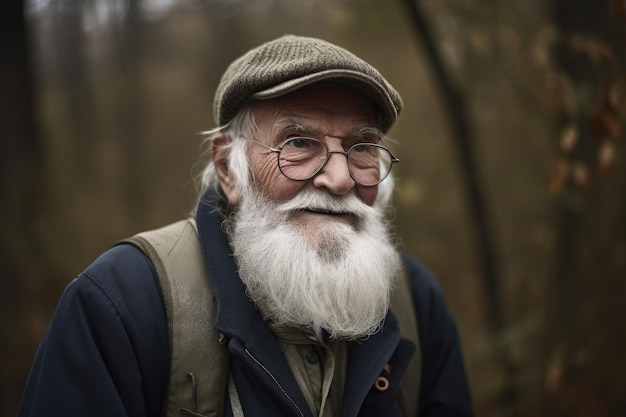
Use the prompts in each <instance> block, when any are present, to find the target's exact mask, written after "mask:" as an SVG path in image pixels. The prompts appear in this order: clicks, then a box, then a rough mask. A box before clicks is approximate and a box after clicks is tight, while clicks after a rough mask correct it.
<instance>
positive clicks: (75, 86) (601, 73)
mask: <svg viewBox="0 0 626 417" xmlns="http://www.w3.org/2000/svg"><path fill="white" fill-rule="evenodd" d="M0 10H1V11H2V13H0V19H1V20H2V22H1V23H0V28H1V31H2V36H1V37H0V42H1V43H2V58H1V64H0V83H1V95H0V138H1V143H2V151H1V152H0V158H1V167H0V168H1V169H0V172H1V174H0V175H1V177H0V187H1V188H0V191H1V195H2V197H1V198H2V204H1V205H0V207H1V213H0V226H1V229H0V230H2V233H1V234H0V240H1V251H0V271H1V272H0V274H1V275H0V279H1V282H0V288H1V290H0V311H1V316H0V326H1V328H0V331H1V333H0V334H1V335H2V336H1V337H2V341H1V344H0V370H1V379H0V415H5V416H9V415H14V414H15V412H16V408H17V404H18V401H19V398H20V396H21V391H22V389H23V385H24V382H25V378H26V376H27V373H28V369H29V367H30V363H31V361H32V358H33V355H34V352H35V349H36V346H37V343H38V342H39V339H40V338H41V336H42V333H43V332H44V330H45V328H46V326H47V324H48V322H49V320H50V318H51V315H52V312H53V311H54V308H55V305H56V302H57V301H58V298H59V296H60V295H61V292H62V291H63V288H64V287H65V286H66V285H67V284H68V283H69V281H70V280H71V279H72V278H73V276H74V275H76V274H77V273H79V272H80V271H81V270H82V269H84V268H85V267H86V266H87V265H88V264H89V263H90V262H91V261H92V260H93V259H95V257H96V256H98V255H99V254H100V253H101V252H102V251H104V250H106V249H107V248H108V247H109V246H110V245H111V244H112V243H114V242H115V241H117V240H118V239H121V238H123V237H126V236H128V235H131V234H133V233H135V232H138V231H141V230H144V229H148V228H153V227H156V226H159V225H163V224H165V223H168V222H171V221H174V220H177V219H179V218H181V217H183V216H185V215H186V214H187V213H188V212H189V211H190V210H191V208H192V207H193V206H194V201H195V194H196V189H195V185H194V180H193V177H194V175H195V174H196V173H197V172H198V162H199V161H204V160H205V159H206V154H205V153H204V150H203V149H202V146H201V142H202V136H201V135H200V134H199V132H201V131H203V130H206V129H209V128H211V127H214V124H213V120H212V97H213V93H214V91H215V87H216V84H217V82H218V80H219V77H220V76H221V74H222V72H223V70H224V69H225V67H226V66H227V64H228V63H229V62H230V61H231V60H232V59H234V58H235V57H237V56H239V55H240V54H242V53H243V52H244V51H246V50H247V49H249V48H251V47H253V46H256V45H257V44H259V43H261V42H263V41H267V40H270V39H273V38H275V37H278V36H280V35H282V34H285V33H295V34H301V35H311V36H317V37H322V38H325V39H327V40H330V41H332V42H334V43H337V44H339V45H342V46H344V47H346V48H347V49H350V50H352V51H354V52H355V53H357V54H358V55H360V56H361V57H363V58H364V59H366V60H368V61H369V62H371V63H372V64H373V65H375V66H376V67H378V68H379V69H380V70H381V72H382V73H383V74H384V75H385V76H386V77H387V78H388V79H389V80H390V81H391V83H392V84H393V85H394V86H395V87H396V88H397V89H398V90H399V91H400V93H401V94H402V96H403V98H404V101H405V109H404V112H403V114H402V117H401V119H400V121H399V123H398V124H397V125H396V126H395V128H394V129H393V130H392V132H391V135H390V136H391V137H393V138H394V139H396V140H397V142H398V143H397V145H395V146H394V151H395V153H397V154H398V155H399V157H400V159H401V163H400V164H399V165H398V166H397V170H396V171H395V173H396V177H397V192H396V194H395V201H396V203H397V210H396V211H395V220H394V221H395V224H396V225H397V230H398V232H399V234H400V235H401V237H402V239H403V242H404V247H405V249H406V250H407V251H409V252H411V253H412V254H414V255H416V256H417V257H419V258H420V259H422V260H423V261H424V262H425V263H426V264H427V265H428V266H429V267H430V268H431V269H432V270H433V271H434V273H435V274H436V275H437V277H438V278H439V280H440V283H441V285H442V287H443V289H444V292H445V294H446V297H447V300H448V303H449V306H450V308H451V309H452V311H453V312H454V314H455V315H456V317H457V319H458V325H459V328H460V331H461V334H462V338H463V344H464V352H465V358H466V362H467V368H468V371H469V375H470V380H471V381H470V382H471V386H472V390H473V394H474V399H475V406H476V411H477V415H479V416H589V415H593V416H626V360H624V353H625V352H626V331H625V326H624V318H625V317H626V314H625V312H624V294H625V290H626V206H625V198H626V161H625V160H624V159H625V155H624V153H625V150H624V138H623V136H624V134H623V119H624V116H625V106H626V90H625V88H626V54H625V52H626V49H625V48H626V20H625V19H626V1H625V0H578V1H575V2H574V1H568V0H463V1H459V0H406V1H404V0H396V1H391V0H389V1H380V0H334V1H331V0H300V1H299V0H28V1H26V0H21V1H20V0H12V1H7V2H2V6H1V8H0Z"/></svg>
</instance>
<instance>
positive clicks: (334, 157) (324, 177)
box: [313, 150, 355, 195]
mask: <svg viewBox="0 0 626 417" xmlns="http://www.w3.org/2000/svg"><path fill="white" fill-rule="evenodd" d="M313 185H314V186H315V187H318V188H319V187H325V188H327V189H328V190H330V192H332V193H333V194H336V195H345V194H348V193H349V192H350V191H351V190H352V189H353V188H354V186H355V183H354V180H353V179H352V177H351V176H350V170H349V169H348V158H347V155H346V153H345V152H344V151H343V150H342V151H330V152H329V153H328V161H327V162H326V165H324V168H322V170H321V171H320V172H319V173H318V174H317V175H316V176H315V177H313Z"/></svg>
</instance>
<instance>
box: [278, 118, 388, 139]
mask: <svg viewBox="0 0 626 417" xmlns="http://www.w3.org/2000/svg"><path fill="white" fill-rule="evenodd" d="M276 127H277V128H278V129H279V130H280V131H281V132H283V133H284V134H294V133H295V134H301V135H307V136H313V137H322V136H324V135H325V134H324V132H323V131H322V130H321V129H319V128H316V127H314V126H310V125H306V124H304V123H301V122H297V121H295V120H287V121H285V122H283V123H280V124H278V125H277V126H276ZM384 136H385V134H384V133H383V132H382V131H381V130H380V129H378V128H376V127H373V126H359V127H355V128H353V129H351V130H350V131H349V132H348V133H347V134H346V135H342V136H341V138H343V139H356V140H367V141H375V142H380V141H381V140H382V139H383V137H384Z"/></svg>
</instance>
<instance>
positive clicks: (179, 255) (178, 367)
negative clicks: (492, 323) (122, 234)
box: [122, 219, 421, 417]
mask: <svg viewBox="0 0 626 417" xmlns="http://www.w3.org/2000/svg"><path fill="white" fill-rule="evenodd" d="M122 243H130V244H133V245H135V246H136V247H138V248H139V249H141V250H142V251H143V252H144V253H145V254H146V256H148V258H150V260H151V261H152V263H153V265H154V267H155V269H156V272H157V274H158V276H159V282H160V285H161V292H162V294H163V303H164V305H165V312H166V317H167V327H168V335H169V345H170V355H171V356H170V361H171V362H170V377H169V383H168V390H167V391H168V396H167V400H166V401H165V402H164V405H163V413H162V414H163V415H164V416H168V417H176V416H197V417H205V416H206V417H218V416H223V415H224V408H225V404H226V396H227V395H228V383H229V374H230V373H229V372H228V370H229V355H228V350H227V349H226V346H225V345H224V337H223V335H221V334H219V333H218V332H217V330H215V329H214V328H213V327H212V326H207V325H206V324H207V323H213V322H214V313H215V305H214V300H213V294H212V290H211V288H210V283H211V281H210V279H209V277H208V275H207V271H206V268H205V266H204V258H203V256H202V250H201V248H200V242H199V240H198V233H197V228H196V223H195V220H193V219H187V220H181V221H179V222H176V223H173V224H171V225H169V226H165V227H163V228H161V229H157V230H153V231H148V232H143V233H139V234H137V235H135V236H133V237H131V238H128V239H126V240H123V241H122ZM401 275H402V277H400V279H399V280H398V286H397V288H396V289H395V291H394V295H393V299H392V307H391V309H392V311H393V314H394V315H395V316H396V318H397V319H398V322H399V325H400V332H401V335H402V337H404V338H406V339H409V340H411V341H412V342H413V343H415V345H416V346H417V349H416V352H415V354H414V355H413V357H412V359H411V362H410V363H409V365H408V367H407V370H406V371H405V373H404V375H403V377H402V380H401V381H400V392H399V394H398V400H399V403H400V406H401V408H402V411H403V412H404V415H405V416H416V415H417V410H418V400H417V399H418V398H419V384H420V369H421V351H420V344H419V337H418V325H417V321H416V317H415V309H414V308H413V300H412V291H411V287H410V282H409V278H408V274H407V273H406V271H403V273H402V274H401Z"/></svg>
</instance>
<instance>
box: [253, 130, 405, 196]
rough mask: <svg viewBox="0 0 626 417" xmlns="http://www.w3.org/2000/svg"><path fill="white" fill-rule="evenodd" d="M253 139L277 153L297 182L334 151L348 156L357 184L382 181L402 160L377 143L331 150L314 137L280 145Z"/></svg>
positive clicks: (280, 163)
mask: <svg viewBox="0 0 626 417" xmlns="http://www.w3.org/2000/svg"><path fill="white" fill-rule="evenodd" d="M249 140H250V142H253V143H256V144H257V145H261V146H263V147H264V148H267V149H269V150H270V151H271V152H274V153H276V154H277V156H278V169H280V172H282V174H283V175H284V176H286V177H287V178H289V179H292V180H295V181H305V180H308V179H310V178H313V177H314V176H315V175H317V173H319V172H320V171H321V170H322V169H323V168H324V166H325V165H326V164H327V163H328V160H329V159H330V154H332V153H340V154H344V155H345V156H346V158H347V160H348V172H349V173H350V176H351V177H352V179H353V180H354V182H355V183H357V184H359V185H362V186H365V187H372V186H374V185H378V184H380V182H381V181H382V180H384V179H385V178H386V177H387V175H389V173H390V172H391V167H392V166H393V164H394V163H396V162H400V160H399V159H398V158H396V157H395V156H393V155H392V154H391V152H390V151H389V149H387V148H385V147H384V146H381V145H378V144H376V143H367V142H364V143H356V144H354V145H352V146H351V147H350V148H349V149H348V150H347V151H331V150H329V149H328V146H326V144H325V143H324V142H322V141H321V140H318V139H313V138H304V137H297V138H291V139H289V140H287V141H286V142H285V143H283V144H282V145H281V146H280V147H279V148H272V147H271V146H267V145H265V144H263V143H261V142H257V141H255V140H252V139H249Z"/></svg>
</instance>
